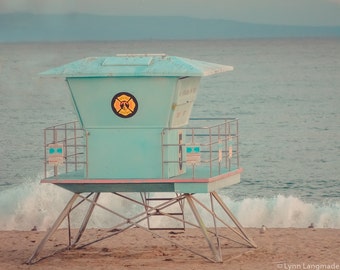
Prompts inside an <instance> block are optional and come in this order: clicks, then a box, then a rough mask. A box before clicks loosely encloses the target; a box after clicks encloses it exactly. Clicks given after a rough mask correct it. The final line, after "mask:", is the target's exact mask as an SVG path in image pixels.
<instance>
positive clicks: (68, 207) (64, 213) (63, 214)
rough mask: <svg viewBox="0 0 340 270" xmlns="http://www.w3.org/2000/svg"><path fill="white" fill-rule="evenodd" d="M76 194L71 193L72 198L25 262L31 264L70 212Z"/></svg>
mask: <svg viewBox="0 0 340 270" xmlns="http://www.w3.org/2000/svg"><path fill="white" fill-rule="evenodd" d="M78 196H79V195H78V194H76V193H75V194H73V196H72V198H71V199H70V201H69V202H68V203H67V205H66V206H65V208H64V210H63V211H62V212H61V214H60V215H59V217H58V218H57V220H56V221H55V222H54V224H53V226H52V227H51V228H50V229H49V231H48V232H47V234H46V235H45V237H44V238H43V240H41V242H40V244H39V245H38V247H37V248H36V250H35V251H34V253H33V254H32V256H31V257H30V258H29V259H28V260H27V262H26V263H27V264H32V263H33V261H34V259H36V257H37V256H38V255H39V253H40V252H41V250H42V248H43V247H44V246H45V244H46V242H47V241H48V239H49V238H50V237H51V236H52V235H53V234H54V233H55V231H56V230H57V229H58V228H59V226H60V224H61V223H62V222H63V220H64V219H65V218H66V217H67V215H68V214H69V213H70V211H71V208H72V205H73V203H74V202H75V200H76V199H77V198H78Z"/></svg>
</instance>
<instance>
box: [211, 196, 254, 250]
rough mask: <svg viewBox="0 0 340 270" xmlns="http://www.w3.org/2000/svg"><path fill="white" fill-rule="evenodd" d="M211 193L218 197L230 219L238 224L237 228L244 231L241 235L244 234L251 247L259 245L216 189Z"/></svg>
mask: <svg viewBox="0 0 340 270" xmlns="http://www.w3.org/2000/svg"><path fill="white" fill-rule="evenodd" d="M211 195H213V196H214V198H215V199H216V201H217V202H218V203H219V205H220V206H221V207H222V208H223V210H224V211H225V212H226V213H227V215H228V216H229V217H230V219H231V220H232V221H233V222H234V224H235V225H236V226H237V228H238V229H239V230H240V232H241V233H242V235H241V236H243V237H242V238H243V239H244V240H245V241H246V242H247V243H249V244H250V246H251V247H254V248H256V247H257V245H256V243H255V242H254V240H253V239H251V238H250V237H249V236H248V235H247V233H246V232H245V230H244V229H243V227H242V225H241V224H240V223H239V221H238V220H237V219H236V217H235V216H234V215H233V213H232V212H231V211H230V210H229V208H228V207H227V206H226V204H225V203H224V202H223V200H222V199H221V197H220V196H219V195H218V194H217V193H216V192H215V191H214V192H211Z"/></svg>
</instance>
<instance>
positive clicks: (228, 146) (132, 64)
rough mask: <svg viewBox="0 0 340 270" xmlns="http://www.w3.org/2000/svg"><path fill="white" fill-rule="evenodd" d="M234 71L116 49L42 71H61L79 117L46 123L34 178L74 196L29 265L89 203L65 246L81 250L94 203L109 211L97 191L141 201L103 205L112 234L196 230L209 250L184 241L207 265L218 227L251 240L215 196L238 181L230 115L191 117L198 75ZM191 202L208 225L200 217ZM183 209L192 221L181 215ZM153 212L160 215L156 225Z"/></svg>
mask: <svg viewBox="0 0 340 270" xmlns="http://www.w3.org/2000/svg"><path fill="white" fill-rule="evenodd" d="M232 69H233V68H232V67H231V66H226V65H220V64H214V63H208V62H202V61H197V60H192V59H187V58H181V57H175V56H168V55H165V54H124V55H123V54H120V55H116V56H112V57H89V58H85V59H82V60H79V61H76V62H72V63H69V64H66V65H64V66H61V67H57V68H54V69H51V70H48V71H46V72H44V73H42V75H44V76H53V77H63V78H66V82H67V84H68V87H69V90H70V94H71V99H72V102H73V105H74V109H75V112H76V114H77V116H78V120H77V121H75V122H72V123H66V124H61V125H57V126H53V127H50V128H47V129H45V133H44V138H45V141H44V147H45V177H44V179H42V181H41V182H42V183H52V184H55V185H57V186H60V187H62V188H65V189H67V190H69V191H71V192H73V194H74V195H73V196H72V198H71V199H70V201H69V203H68V204H67V205H66V207H65V209H64V210H63V211H62V213H61V214H60V216H59V217H58V219H57V220H56V221H55V223H54V225H53V226H52V227H51V229H50V230H49V232H47V234H46V236H45V238H44V239H43V240H42V241H41V243H40V244H39V246H38V247H37V249H36V251H35V252H34V253H33V255H32V256H31V258H30V259H29V260H28V263H33V262H35V261H37V260H38V255H39V254H40V252H41V250H42V248H43V246H44V245H45V243H46V241H47V240H48V239H49V238H50V237H51V235H52V234H53V233H54V232H55V231H56V230H57V229H58V228H59V226H60V225H61V223H62V222H63V221H64V219H66V217H69V216H70V214H71V212H72V211H73V210H74V209H75V208H77V207H78V206H79V205H81V204H82V203H89V207H88V210H87V213H86V214H85V215H84V220H83V223H82V225H81V226H80V229H79V231H78V233H77V235H76V236H75V237H71V236H70V238H69V243H68V244H67V248H76V247H79V240H80V238H81V237H82V235H83V233H84V231H85V228H86V226H87V224H88V222H89V220H90V217H91V215H92V212H93V211H94V208H95V207H96V206H97V207H101V208H103V209H107V207H105V206H102V205H101V204H100V203H99V200H98V199H99V197H100V194H101V193H111V194H112V195H113V200H114V199H115V198H117V197H119V198H123V199H124V200H126V201H128V202H129V203H131V204H134V205H137V206H140V207H142V210H141V212H138V213H129V212H128V211H125V212H124V213H117V212H116V211H112V210H111V211H110V210H108V211H109V213H110V214H113V215H116V216H118V217H119V218H121V219H122V220H123V221H122V222H119V223H118V224H113V226H112V227H111V228H109V229H108V232H110V233H111V236H112V231H115V234H117V233H120V232H123V231H125V230H126V229H129V228H131V227H138V228H142V229H144V230H146V231H148V232H152V233H153V234H155V235H158V236H159V237H162V238H165V239H167V240H169V241H170V242H173V241H172V240H171V239H169V238H166V237H164V236H163V235H162V234H158V233H157V232H156V231H157V230H175V229H181V230H184V229H185V228H186V227H187V226H193V227H197V228H200V229H201V231H202V234H203V236H204V238H205V240H206V241H207V243H208V246H209V248H210V250H211V252H212V256H209V255H205V254H203V253H201V252H200V251H197V250H193V249H192V248H186V247H183V248H184V249H187V250H189V251H191V252H193V253H195V254H197V255H199V256H202V257H204V258H206V259H208V260H211V261H214V262H221V261H222V260H223V259H222V251H221V244H220V243H221V240H222V239H223V238H224V236H223V232H222V231H220V228H221V227H226V228H228V229H229V230H230V231H231V233H233V234H235V235H236V237H238V238H240V240H241V241H243V243H244V244H245V245H247V246H250V247H256V245H255V243H254V242H253V240H252V239H251V238H250V237H249V236H248V235H247V234H246V232H245V231H244V229H243V228H242V226H241V224H240V223H239V222H238V221H237V219H236V218H235V217H234V216H233V215H232V213H231V212H230V210H229V209H228V208H227V206H226V205H225V203H224V202H223V201H222V199H221V198H220V197H219V195H218V194H217V190H218V189H221V188H225V187H228V186H230V185H233V184H236V183H239V181H240V174H241V172H242V168H241V167H240V166H239V146H238V145H239V142H238V140H239V134H238V120H237V119H231V118H190V116H191V111H192V108H193V104H194V102H195V99H196V95H197V92H198V89H199V84H200V80H201V78H202V77H203V76H208V75H212V74H217V73H221V72H226V71H231V70H232ZM203 91H204V90H203ZM201 193H203V194H204V193H205V194H209V196H210V205H205V204H203V202H201V201H200V200H199V199H197V198H196V197H195V194H201ZM136 194H140V199H139V200H138V199H136V196H135V195H136ZM169 194H171V195H169ZM79 200H80V202H78V203H77V201H79ZM185 202H187V203H188V205H189V207H186V206H185ZM198 207H199V208H202V209H203V211H206V212H207V213H208V214H209V215H210V218H211V220H212V224H213V225H211V226H210V225H209V224H210V223H209V221H207V222H206V221H203V219H202V216H201V213H200V210H199V208H198ZM217 207H219V208H220V209H221V212H222V216H221V214H219V215H218V214H217V211H216V209H217ZM174 208H175V209H176V210H174ZM188 211H189V212H191V213H192V214H193V216H194V217H195V220H196V222H192V221H190V220H188V218H187V214H186V212H188ZM223 215H226V217H223ZM155 219H159V220H161V221H162V222H160V221H159V220H158V222H156V224H157V225H156V226H155V225H154V223H155V222H153V221H154V220H155ZM165 219H166V220H171V222H169V221H165ZM227 220H229V221H230V222H231V223H233V224H234V227H236V228H234V227H233V226H230V225H228V223H227ZM169 224H171V225H169ZM206 224H208V225H206ZM70 227H71V225H70V222H68V228H69V231H70ZM211 228H212V229H211ZM221 230H222V229H221ZM113 235H114V234H113ZM106 238H107V236H103V239H106ZM225 238H228V239H232V240H233V241H237V240H235V238H232V237H231V236H230V235H228V236H226V237H225ZM71 239H73V240H72V241H71ZM95 241H96V242H97V241H98V239H97V240H95Z"/></svg>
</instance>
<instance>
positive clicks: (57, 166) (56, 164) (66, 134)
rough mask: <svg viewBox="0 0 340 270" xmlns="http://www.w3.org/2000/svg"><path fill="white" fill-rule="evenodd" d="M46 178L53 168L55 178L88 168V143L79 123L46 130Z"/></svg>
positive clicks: (75, 122)
mask: <svg viewBox="0 0 340 270" xmlns="http://www.w3.org/2000/svg"><path fill="white" fill-rule="evenodd" d="M44 148H45V162H44V164H45V178H47V177H48V174H50V170H51V166H52V167H53V176H55V177H57V176H58V175H60V174H62V173H68V172H71V171H78V170H82V169H84V168H85V167H87V156H86V155H87V151H86V149H87V142H86V136H85V132H84V129H83V128H82V127H81V126H80V124H79V122H78V121H74V122H69V123H65V124H60V125H56V126H52V127H48V128H46V129H44Z"/></svg>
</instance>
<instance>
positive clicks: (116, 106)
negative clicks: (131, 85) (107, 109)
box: [111, 92, 138, 118]
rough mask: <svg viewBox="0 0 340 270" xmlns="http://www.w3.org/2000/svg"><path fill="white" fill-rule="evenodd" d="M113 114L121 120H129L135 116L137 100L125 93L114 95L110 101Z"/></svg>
mask: <svg viewBox="0 0 340 270" xmlns="http://www.w3.org/2000/svg"><path fill="white" fill-rule="evenodd" d="M111 107H112V110H113V112H114V113H115V114H116V115H117V116H119V117H122V118H129V117H132V116H134V115H135V114H136V112H137V110H138V102H137V99H136V98H135V97H134V96H133V95H131V94H130V93H127V92H120V93H118V94H116V95H115V96H114V97H113V98H112V101H111Z"/></svg>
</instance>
